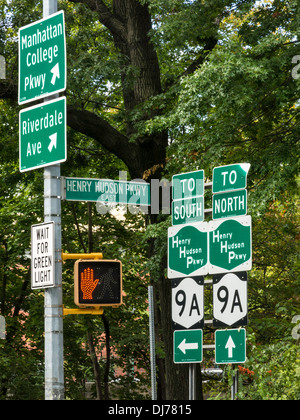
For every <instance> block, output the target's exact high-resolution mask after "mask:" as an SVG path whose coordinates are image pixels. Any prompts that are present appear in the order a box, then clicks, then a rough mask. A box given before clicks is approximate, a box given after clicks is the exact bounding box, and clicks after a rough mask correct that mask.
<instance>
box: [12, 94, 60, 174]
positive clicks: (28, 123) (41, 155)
mask: <svg viewBox="0 0 300 420" xmlns="http://www.w3.org/2000/svg"><path fill="white" fill-rule="evenodd" d="M66 115H67V113H66V98H65V97H62V98H58V99H54V100H53V101H49V102H45V103H42V104H39V105H36V106H33V107H31V108H27V109H24V110H22V111H21V112H20V114H19V126H20V128H19V145H20V147H19V157H20V171H21V172H26V171H29V170H32V169H38V168H42V167H45V166H49V165H53V164H56V163H60V162H65V160H66V159H67V123H66Z"/></svg>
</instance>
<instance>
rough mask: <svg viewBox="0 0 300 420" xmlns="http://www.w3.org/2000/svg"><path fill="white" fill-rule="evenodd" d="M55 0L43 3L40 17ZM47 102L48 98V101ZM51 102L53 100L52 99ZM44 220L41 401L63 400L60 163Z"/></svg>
mask: <svg viewBox="0 0 300 420" xmlns="http://www.w3.org/2000/svg"><path fill="white" fill-rule="evenodd" d="M55 12H57V0H43V15H44V18H45V17H48V16H49V15H51V14H53V13H55ZM49 99H50V98H49ZM52 99H53V98H52ZM44 220H45V222H50V221H53V222H54V223H55V287H52V288H48V289H45V301H44V302H45V306H44V316H45V399H46V400H63V399H64V369H63V302H62V259H61V248H62V245H61V178H60V164H57V165H53V166H49V167H46V168H45V169H44Z"/></svg>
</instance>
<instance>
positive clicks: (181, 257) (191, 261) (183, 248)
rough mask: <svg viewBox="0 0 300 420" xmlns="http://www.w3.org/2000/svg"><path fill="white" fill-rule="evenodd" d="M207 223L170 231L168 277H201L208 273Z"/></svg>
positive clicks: (171, 228)
mask: <svg viewBox="0 0 300 420" xmlns="http://www.w3.org/2000/svg"><path fill="white" fill-rule="evenodd" d="M207 225H208V224H207V223H206V222H203V223H194V224H189V225H185V226H183V227H182V226H173V227H170V228H169V229H168V277H169V278H170V279H173V278H180V277H185V276H189V275H192V276H199V275H200V276H201V275H205V274H207V273H208V242H207V241H208V233H207Z"/></svg>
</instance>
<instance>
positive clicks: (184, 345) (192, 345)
mask: <svg viewBox="0 0 300 420" xmlns="http://www.w3.org/2000/svg"><path fill="white" fill-rule="evenodd" d="M178 348H179V350H181V351H182V353H183V354H185V353H186V350H197V349H198V343H187V342H186V339H184V340H182V342H181V343H180V344H179V346H178Z"/></svg>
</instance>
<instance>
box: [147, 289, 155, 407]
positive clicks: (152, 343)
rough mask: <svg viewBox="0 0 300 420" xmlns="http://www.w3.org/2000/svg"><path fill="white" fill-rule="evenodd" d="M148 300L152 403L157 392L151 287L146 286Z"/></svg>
mask: <svg viewBox="0 0 300 420" xmlns="http://www.w3.org/2000/svg"><path fill="white" fill-rule="evenodd" d="M148 300H149V333H150V358H151V394H152V400H153V401H154V400H157V391H156V363H155V330H154V302H153V286H148Z"/></svg>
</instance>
